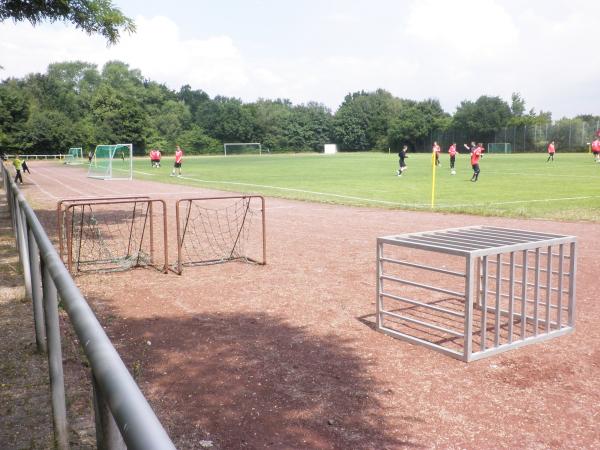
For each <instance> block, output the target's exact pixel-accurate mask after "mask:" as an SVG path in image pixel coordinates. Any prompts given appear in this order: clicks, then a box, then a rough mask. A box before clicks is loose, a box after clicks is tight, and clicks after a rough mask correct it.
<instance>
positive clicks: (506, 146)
mask: <svg viewBox="0 0 600 450" xmlns="http://www.w3.org/2000/svg"><path fill="white" fill-rule="evenodd" d="M486 153H512V144H511V143H510V142H490V143H489V144H488V148H487V151H486Z"/></svg>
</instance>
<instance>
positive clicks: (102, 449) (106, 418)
mask: <svg viewBox="0 0 600 450" xmlns="http://www.w3.org/2000/svg"><path fill="white" fill-rule="evenodd" d="M92 389H93V395H94V421H95V423H96V447H97V448H98V450H126V449H127V446H126V445H125V442H124V441H123V436H121V432H120V431H119V427H118V426H117V423H116V422H115V418H114V417H113V415H112V413H111V411H110V408H109V406H108V404H107V403H106V400H105V398H104V394H103V393H102V390H101V389H100V386H99V385H98V382H97V381H96V377H95V376H94V374H93V372H92Z"/></svg>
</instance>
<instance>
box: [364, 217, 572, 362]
mask: <svg viewBox="0 0 600 450" xmlns="http://www.w3.org/2000/svg"><path fill="white" fill-rule="evenodd" d="M386 246H394V247H403V248H405V249H413V250H412V251H415V250H418V251H425V252H432V253H437V254H438V255H441V254H445V255H453V256H458V257H461V258H462V259H463V263H464V271H452V270H448V269H446V268H444V267H434V266H431V265H425V264H418V263H414V262H411V261H406V260H400V259H397V258H392V257H389V256H387V255H386ZM556 248H558V250H555V249H556ZM567 248H568V252H567V251H566V250H567ZM544 250H545V251H544ZM397 251H402V250H397ZM388 253H391V252H388ZM503 258H504V259H503ZM506 258H508V260H505V259H506ZM530 259H533V263H532V264H531V265H530V264H529V261H530ZM519 260H520V263H519ZM556 260H558V262H556ZM576 260H577V250H576V238H575V237H574V236H563V235H557V234H550V233H541V232H536V231H525V230H516V229H510V228H501V227H493V226H471V227H462V228H450V229H445V230H438V231H431V232H423V233H410V234H403V235H396V236H385V237H380V238H378V239H377V301H376V304H377V306H376V322H377V323H376V329H377V330H378V331H380V332H383V333H385V334H388V335H390V336H393V337H395V338H399V339H402V340H405V341H408V342H412V343H415V344H419V345H423V346H425V347H428V348H431V349H434V350H436V351H439V352H442V353H444V354H446V355H448V356H451V357H453V358H456V359H460V360H463V361H465V362H469V361H475V360H478V359H482V358H485V357H488V356H492V355H495V354H498V353H501V352H504V351H507V350H511V349H514V348H518V347H521V346H524V345H528V344H532V343H535V342H540V341H543V340H546V339H550V338H554V337H557V336H560V335H563V334H567V333H571V332H573V331H574V329H575V276H576V271H577V263H576ZM554 264H557V265H556V266H554ZM567 264H568V270H565V265H567ZM388 265H392V266H402V267H410V268H411V270H415V271H419V273H421V271H427V272H429V273H431V272H434V273H439V274H443V276H448V277H451V278H452V277H457V278H458V279H463V280H464V291H463V292H458V291H456V290H450V289H447V288H445V287H440V286H438V285H431V284H425V283H422V282H421V280H419V281H418V282H417V281H411V280H408V279H404V278H401V277H399V276H395V275H390V272H391V270H389V269H388V270H386V267H388ZM506 266H508V272H507V275H506V276H504V275H503V269H504V268H505V267H506ZM517 272H518V273H517ZM531 272H533V277H531V276H530V273H531ZM531 278H533V279H531ZM390 283H391V284H390ZM392 285H394V286H395V287H398V289H399V288H401V289H406V287H407V286H408V287H410V288H411V289H422V290H425V291H433V292H437V293H443V294H445V295H448V296H451V297H452V298H454V299H455V300H457V302H458V303H461V302H462V305H464V306H463V307H462V310H450V309H447V308H444V307H442V306H440V305H439V304H432V303H428V302H427V301H423V300H420V299H414V298H408V297H406V296H404V295H400V294H394V293H392V292H391V291H392ZM542 293H543V294H544V295H542ZM489 294H493V295H489ZM384 300H386V301H392V302H394V304H397V305H409V307H410V308H422V309H423V310H427V311H429V312H433V313H434V314H445V315H447V316H452V317H453V320H455V321H457V323H460V322H462V329H461V330H460V331H459V330H457V329H450V328H447V327H445V326H440V324H439V323H434V322H431V321H430V322H428V321H427V320H417V319H415V318H413V317H410V316H407V315H403V314H402V313H399V312H397V310H392V309H390V308H387V307H386V306H385V304H384ZM503 303H505V304H506V306H503ZM402 311H404V310H402ZM474 312H477V313H478V315H479V316H480V317H478V321H477V322H475V321H474ZM564 314H566V317H565V315H564ZM393 321H396V322H395V323H397V324H403V323H410V324H411V325H413V326H418V327H423V328H429V329H432V330H435V332H436V333H442V334H446V335H449V336H451V337H450V338H449V339H448V340H453V341H454V342H453V343H454V344H456V345H458V346H459V347H460V349H459V350H456V349H453V348H449V347H448V346H446V345H444V344H443V343H440V342H434V340H433V339H427V338H423V337H422V336H421V337H417V336H415V335H413V334H409V333H406V332H403V331H399V329H398V328H400V326H398V327H396V328H395V327H394V322H393ZM488 321H489V323H488ZM474 327H477V328H478V331H477V330H476V331H475V332H474ZM501 328H502V332H503V335H502V337H501ZM488 330H489V333H490V334H489V335H488ZM475 334H476V335H477V338H478V339H479V345H476V343H475V342H474V335H475ZM488 341H492V342H488Z"/></svg>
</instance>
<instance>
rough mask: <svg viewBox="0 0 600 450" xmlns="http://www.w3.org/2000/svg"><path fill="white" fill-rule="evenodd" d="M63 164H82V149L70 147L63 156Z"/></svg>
mask: <svg viewBox="0 0 600 450" xmlns="http://www.w3.org/2000/svg"><path fill="white" fill-rule="evenodd" d="M65 164H69V165H77V164H83V149H82V148H81V147H71V148H70V149H69V151H68V153H67V154H66V155H65Z"/></svg>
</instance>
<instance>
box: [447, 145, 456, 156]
mask: <svg viewBox="0 0 600 450" xmlns="http://www.w3.org/2000/svg"><path fill="white" fill-rule="evenodd" d="M448 153H450V156H455V155H456V144H452V145H451V146H450V148H449V149H448Z"/></svg>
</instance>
